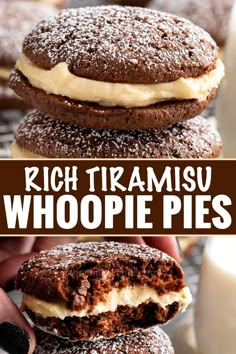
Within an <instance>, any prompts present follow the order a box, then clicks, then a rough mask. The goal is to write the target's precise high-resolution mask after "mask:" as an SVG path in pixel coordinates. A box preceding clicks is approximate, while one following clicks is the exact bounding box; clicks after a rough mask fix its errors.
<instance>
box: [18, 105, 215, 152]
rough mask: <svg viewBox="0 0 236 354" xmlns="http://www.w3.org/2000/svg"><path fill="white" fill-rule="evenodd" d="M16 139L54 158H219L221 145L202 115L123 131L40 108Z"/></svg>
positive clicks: (213, 130) (24, 146) (23, 123)
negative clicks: (86, 124)
mask: <svg viewBox="0 0 236 354" xmlns="http://www.w3.org/2000/svg"><path fill="white" fill-rule="evenodd" d="M15 140H16V143H17V144H18V145H19V146H20V147H22V148H24V149H26V150H28V151H30V152H32V153H35V154H38V155H42V156H45V157H55V158H58V157H60V158H210V157H218V156H219V154H220V151H221V146H222V144H221V139H220V136H219V134H218V132H217V131H216V130H215V128H213V127H212V126H211V125H210V124H209V123H208V122H207V121H206V120H205V119H204V118H201V117H196V118H193V119H190V120H187V121H185V122H183V123H179V124H175V125H173V126H171V127H169V128H162V129H149V130H130V131H122V130H97V129H89V128H82V127H79V126H77V125H74V124H66V123H63V122H60V121H55V120H51V119H50V118H48V117H47V116H46V115H45V114H43V113H41V112H39V111H33V112H31V113H29V114H28V115H26V117H25V118H24V119H23V120H22V122H21V124H20V125H19V127H18V129H17V131H16V133H15Z"/></svg>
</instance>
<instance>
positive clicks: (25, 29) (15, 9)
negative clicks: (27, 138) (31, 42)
mask: <svg viewBox="0 0 236 354" xmlns="http://www.w3.org/2000/svg"><path fill="white" fill-rule="evenodd" d="M55 14H56V11H55V10H54V8H52V7H51V6H48V5H45V4H36V3H32V2H29V1H18V0H17V1H13V0H12V1H7V0H1V1H0V109H14V108H19V109H24V108H28V107H29V106H30V105H29V103H26V102H24V101H23V100H21V99H20V98H19V97H18V96H17V95H16V94H15V93H14V91H12V90H11V89H9V88H8V78H9V75H10V72H11V70H12V68H13V67H14V65H15V62H16V59H17V58H18V56H19V54H20V51H21V47H22V42H23V39H24V38H25V36H26V35H27V34H28V33H29V32H30V31H31V30H32V28H33V27H34V26H35V25H36V24H37V22H39V21H41V20H42V19H44V18H45V17H47V16H49V15H55Z"/></svg>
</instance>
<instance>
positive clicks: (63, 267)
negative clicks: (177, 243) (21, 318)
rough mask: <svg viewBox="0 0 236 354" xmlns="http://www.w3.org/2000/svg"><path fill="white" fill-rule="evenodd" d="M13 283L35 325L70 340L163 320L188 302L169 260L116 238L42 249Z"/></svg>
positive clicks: (181, 279) (178, 274)
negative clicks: (18, 290) (115, 239)
mask: <svg viewBox="0 0 236 354" xmlns="http://www.w3.org/2000/svg"><path fill="white" fill-rule="evenodd" d="M16 285H17V288H18V289H21V291H22V293H23V299H22V308H23V309H24V310H25V311H26V312H27V314H28V315H29V317H30V318H31V319H32V321H33V322H34V323H35V325H36V326H37V327H40V328H43V329H44V330H46V331H49V332H52V333H54V334H56V335H58V336H61V337H64V338H67V339H69V340H72V341H77V340H90V339H97V338H100V337H102V338H112V337H115V336H116V335H118V334H121V333H128V332H131V331H133V330H135V329H137V328H146V327H150V326H153V325H156V324H163V323H165V322H167V321H169V320H170V319H171V318H172V317H173V316H174V315H175V314H176V313H177V312H178V310H181V309H183V310H184V309H185V308H186V307H187V305H188V304H189V303H190V302H191V294H190V291H189V289H188V287H187V286H186V284H185V281H184V274H183V271H182V269H181V268H180V266H179V264H178V263H177V262H176V261H175V260H174V259H172V258H170V257H169V256H167V255H166V254H164V253H162V252H160V251H158V250H156V249H154V248H150V247H147V246H139V245H132V244H129V245H128V244H122V243H117V242H89V243H80V244H69V245H65V246H58V247H55V248H53V249H51V250H49V251H43V252H41V253H40V254H39V255H36V256H35V257H33V258H31V259H29V260H28V261H26V262H25V263H24V264H23V265H22V267H21V268H20V270H19V272H18V275H17V280H16Z"/></svg>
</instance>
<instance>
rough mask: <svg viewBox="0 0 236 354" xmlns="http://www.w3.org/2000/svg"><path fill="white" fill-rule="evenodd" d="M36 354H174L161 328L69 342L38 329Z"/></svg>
mask: <svg viewBox="0 0 236 354" xmlns="http://www.w3.org/2000/svg"><path fill="white" fill-rule="evenodd" d="M35 332H36V333H35V334H36V340H37V346H36V349H35V352H34V354H121V353H122V354H174V349H173V347H172V345H171V342H170V339H169V338H168V336H167V335H166V333H165V332H163V331H162V330H161V329H160V328H159V327H157V326H155V327H152V328H149V329H139V330H136V331H135V332H132V333H130V334H126V335H120V336H117V337H116V338H114V339H110V340H105V339H102V340H100V341H80V342H77V343H71V342H67V341H65V340H63V339H60V338H58V337H56V336H52V335H49V334H47V333H45V332H42V331H40V330H38V329H36V331H35Z"/></svg>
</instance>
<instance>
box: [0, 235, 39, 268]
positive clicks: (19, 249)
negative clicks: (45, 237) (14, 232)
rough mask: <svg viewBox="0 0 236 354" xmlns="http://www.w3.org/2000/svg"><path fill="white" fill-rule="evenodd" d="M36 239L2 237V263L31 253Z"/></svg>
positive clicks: (0, 253) (0, 251) (0, 254)
mask: <svg viewBox="0 0 236 354" xmlns="http://www.w3.org/2000/svg"><path fill="white" fill-rule="evenodd" d="M34 240H35V237H1V240H0V262H1V261H3V260H4V259H6V258H8V257H12V256H16V255H20V254H24V253H29V252H30V251H31V248H32V245H33V244H34Z"/></svg>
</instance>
